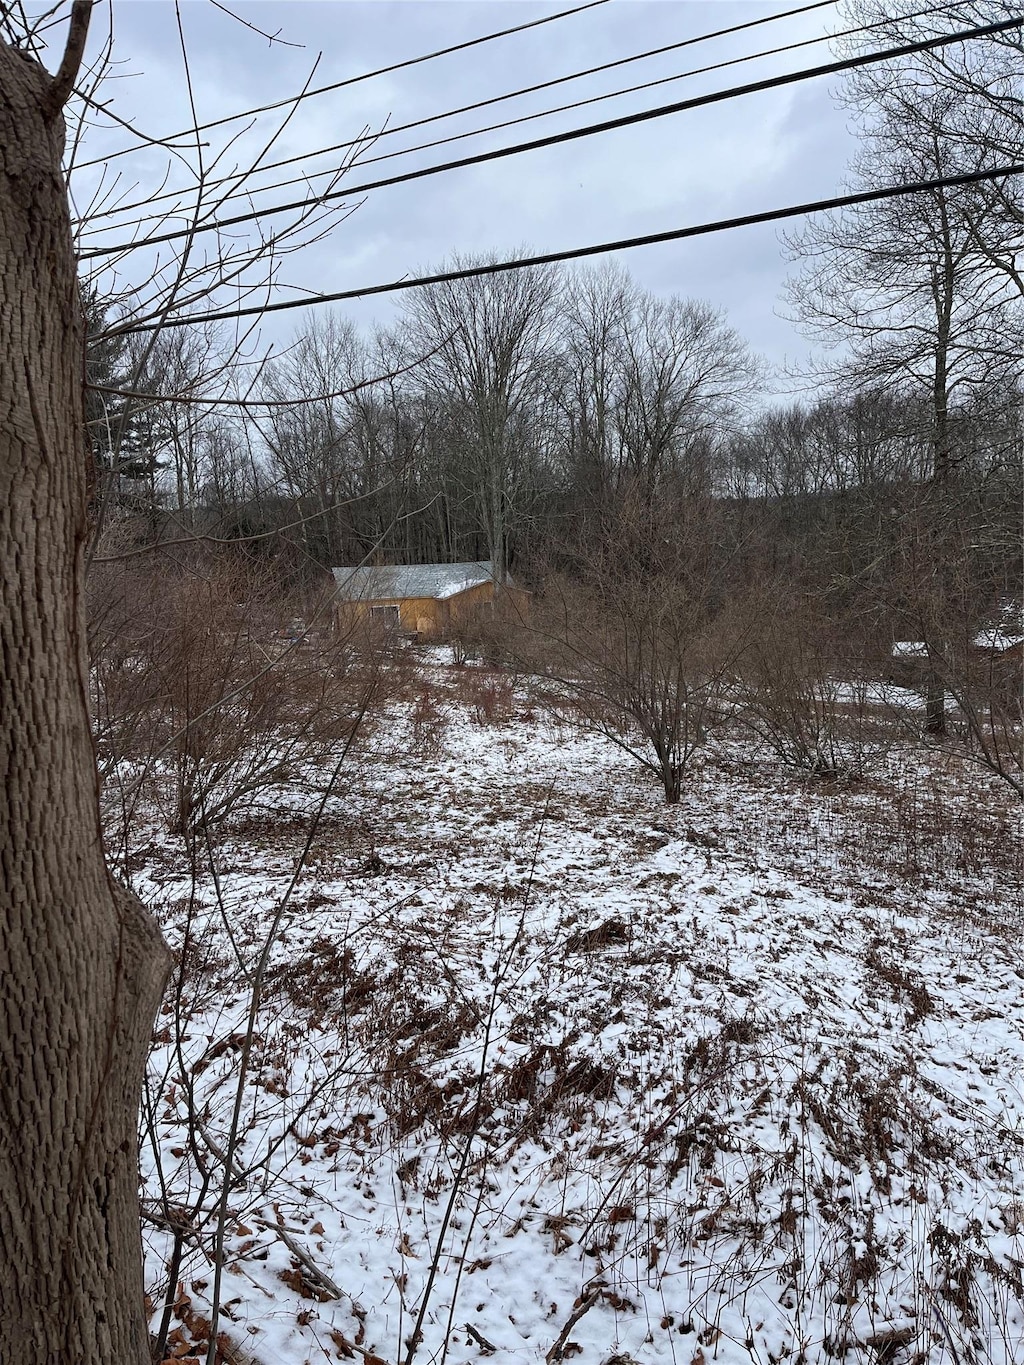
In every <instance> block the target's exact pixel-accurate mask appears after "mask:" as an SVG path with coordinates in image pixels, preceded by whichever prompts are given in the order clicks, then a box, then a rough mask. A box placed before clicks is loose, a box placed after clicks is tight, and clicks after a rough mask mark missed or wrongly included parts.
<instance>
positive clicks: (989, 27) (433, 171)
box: [79, 15, 1024, 261]
mask: <svg viewBox="0 0 1024 1365" xmlns="http://www.w3.org/2000/svg"><path fill="white" fill-rule="evenodd" d="M1022 25H1024V16H1020V15H1018V16H1016V17H1015V18H1013V19H1004V20H1002V21H1001V22H1000V23H997V24H984V25H981V26H979V27H977V28H970V29H961V30H958V31H957V32H955V33H949V34H942V35H940V36H938V37H935V38H925V39H922V40H920V41H918V42H916V43H903V44H901V45H900V46H898V47H890V48H885V49H884V50H883V51H881V52H868V53H863V54H861V55H859V56H856V57H847V58H845V59H844V60H842V61H838V62H827V63H825V64H823V65H820V66H814V67H805V68H803V69H801V70H799V71H792V72H788V73H787V74H785V75H782V76H771V77H768V78H766V79H765V80H760V81H751V82H749V83H747V84H746V85H737V86H731V87H730V88H728V89H726V90H716V91H712V92H711V93H710V94H707V95H696V96H694V97H692V98H691V99H688V100H678V101H676V102H675V103H673V104H665V105H660V106H658V107H657V108H655V109H645V110H641V111H640V112H638V113H633V114H624V115H622V116H621V117H619V118H614V119H606V120H604V121H603V122H601V123H592V124H588V125H587V126H586V127H583V128H572V129H569V130H568V131H567V132H564V133H552V134H550V135H549V136H547V137H542V138H534V139H533V140H532V141H530V142H519V143H516V144H514V145H513V146H511V147H499V148H497V149H495V150H493V151H489V152H478V153H476V154H475V155H473V156H467V157H460V158H459V159H458V160H455V161H447V162H443V163H441V164H440V165H436V166H424V167H422V168H421V169H419V170H415V171H405V172H403V173H401V174H399V175H393V176H387V177H385V178H383V179H381V180H371V181H366V182H364V183H363V184H361V185H351V186H349V187H348V188H347V189H344V190H333V191H331V192H330V193H328V194H324V195H312V196H307V198H305V199H299V200H294V201H292V202H291V203H287V204H275V205H271V206H270V207H268V208H265V209H260V210H258V211H254V212H249V213H239V214H234V215H231V216H229V217H226V218H216V219H213V220H211V221H210V222H207V223H201V224H198V225H194V226H192V227H189V228H180V229H176V230H174V231H173V232H161V233H157V234H154V235H153V236H151V237H146V238H145V239H144V240H143V241H142V242H121V243H119V244H117V245H116V246H105V247H96V248H94V249H93V250H92V251H85V252H82V253H81V255H80V257H79V259H80V260H85V261H88V260H95V259H96V258H97V257H101V256H113V255H118V254H121V253H122V252H125V251H128V250H132V249H133V248H135V247H137V246H140V245H145V246H156V245H159V244H161V243H163V242H175V241H180V240H182V239H183V238H186V237H187V238H194V237H195V235H196V234H197V233H199V232H204V233H205V232H218V231H223V230H224V229H225V228H229V227H238V226H240V225H241V224H243V223H251V222H256V221H262V220H264V219H266V218H268V217H269V216H271V215H272V214H279V213H289V212H295V211H296V210H308V209H310V208H312V207H316V206H320V205H323V204H326V203H329V202H332V201H334V200H338V199H348V198H351V197H352V196H354V195H357V194H366V193H368V192H369V191H370V190H377V189H384V188H386V187H387V186H390V185H400V184H405V183H407V182H409V181H412V180H422V179H424V178H426V177H427V176H433V175H440V174H441V173H442V172H445V171H452V170H461V169H464V168H466V167H468V166H479V165H483V164H484V163H486V162H489V161H498V160H501V159H503V158H505V157H510V156H519V155H522V154H523V153H524V152H535V151H540V150H541V149H543V148H546V147H555V146H559V145H561V144H563V143H567V142H575V141H577V140H579V139H580V138H586V137H595V136H597V135H599V134H603V133H609V132H613V131H615V130H616V129H619V128H629V127H634V126H635V125H637V124H640V123H648V122H650V121H651V120H653V119H660V118H666V117H668V116H669V115H670V114H679V113H683V112H684V111H686V110H690V109H701V108H705V107H707V106H708V105H712V104H719V103H722V102H724V101H726V100H731V99H738V98H739V97H740V96H742V95H752V94H756V93H759V92H762V91H766V90H777V89H779V88H780V87H782V86H786V85H795V84H797V83H799V82H802V81H807V80H813V79H815V78H817V77H819V76H834V75H838V74H840V73H842V72H844V71H854V70H856V69H857V68H859V67H864V66H871V65H873V64H875V63H877V62H883V61H894V60H896V59H898V58H900V57H909V56H912V55H914V54H915V53H918V52H928V51H931V50H933V49H935V48H941V47H948V46H949V45H951V44H952V43H958V42H966V41H968V40H969V39H973V38H984V37H990V36H992V35H993V34H996V33H1005V32H1007V31H1008V30H1009V29H1012V28H1020V27H1021V26H1022Z"/></svg>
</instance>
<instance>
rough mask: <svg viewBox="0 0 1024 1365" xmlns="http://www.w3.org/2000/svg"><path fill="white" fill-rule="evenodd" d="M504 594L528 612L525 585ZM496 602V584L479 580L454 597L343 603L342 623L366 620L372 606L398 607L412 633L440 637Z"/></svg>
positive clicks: (340, 618)
mask: <svg viewBox="0 0 1024 1365" xmlns="http://www.w3.org/2000/svg"><path fill="white" fill-rule="evenodd" d="M502 597H506V598H507V599H508V600H509V601H510V602H513V603H514V604H515V607H516V610H517V611H518V612H519V613H520V614H525V612H526V610H527V603H528V601H529V597H530V594H529V593H528V592H524V591H523V590H522V589H521V588H505V589H504V590H503V592H502ZM493 601H494V584H493V583H476V584H474V585H473V587H471V588H467V589H466V590H465V591H464V592H460V593H456V594H455V596H454V597H446V598H436V597H379V598H374V599H373V600H372V601H365V602H342V603H339V606H338V617H339V621H341V622H343V623H344V622H346V621H348V622H351V621H352V619H353V618H354V619H355V620H359V621H365V620H366V619H367V618H368V617H369V615H370V608H371V607H397V608H398V618H399V621H400V623H401V627H402V629H403V630H404V631H407V632H408V633H409V634H410V635H419V636H421V637H422V638H424V639H438V638H439V637H440V636H442V635H444V633H445V631H446V630H447V629H448V628H449V627H450V626H453V625H458V624H460V623H462V622H464V621H466V620H467V619H468V618H469V617H470V616H472V614H473V612H474V611H476V610H477V609H478V608H480V607H482V606H485V605H486V604H487V603H489V602H493Z"/></svg>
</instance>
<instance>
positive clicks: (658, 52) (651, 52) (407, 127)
mask: <svg viewBox="0 0 1024 1365" xmlns="http://www.w3.org/2000/svg"><path fill="white" fill-rule="evenodd" d="M837 2H838V0H814V3H812V4H808V5H801V6H800V7H799V8H797V9H789V10H783V11H781V12H780V13H778V14H768V15H763V16H762V17H761V18H760V19H752V20H748V21H747V22H746V23H743V24H733V25H732V26H731V27H730V28H720V29H716V30H715V31H714V32H712V33H700V34H697V35H696V37H693V38H684V39H682V40H681V41H680V42H678V43H668V44H667V45H666V46H664V47H654V48H650V49H648V50H647V51H646V52H636V53H634V54H633V55H632V56H629V57H619V58H617V59H616V60H615V61H613V62H603V63H602V64H601V65H600V66H591V67H587V68H585V69H583V70H581V71H571V72H569V73H568V75H565V76H556V77H554V78H553V79H552V80H548V81H541V82H539V83H538V84H536V85H526V86H523V87H521V88H520V89H517V90H509V91H506V92H505V93H504V94H502V95H492V96H491V97H490V98H489V99H485V100H477V101H476V102H475V103H473V104H464V105H462V106H460V107H459V108H457V109H447V110H445V111H444V112H443V113H440V114H430V115H428V116H427V117H425V118H420V119H414V120H412V121H411V122H409V123H400V124H397V125H395V126H394V127H385V128H382V129H381V130H380V132H379V133H377V134H375V140H379V139H381V138H385V137H394V136H395V135H396V134H398V133H407V132H410V131H412V130H413V129H415V128H422V127H425V126H426V125H427V124H430V123H438V122H440V121H441V120H443V119H448V118H455V117H456V116H457V115H459V114H469V113H472V112H473V111H474V110H476V109H486V108H488V107H489V106H490V105H494V104H502V103H504V102H505V101H507V100H512V99H519V98H520V97H521V96H523V95H533V94H536V93H537V92H538V91H540V90H549V89H551V88H552V87H553V86H556V85H566V84H567V83H568V82H570V81H577V80H583V79H584V78H585V77H587V76H595V75H598V74H600V73H601V72H602V71H611V70H613V69H614V68H616V67H620V66H629V65H630V64H631V63H633V62H640V61H646V60H647V59H648V58H651V57H660V56H663V55H664V54H665V53H667V52H676V51H678V50H680V49H682V48H685V47H693V46H695V45H696V44H698V43H704V42H708V41H710V40H711V39H713V38H723V37H727V36H731V35H733V34H736V33H742V32H744V31H745V30H746V29H751V28H759V27H760V26H762V25H763V24H770V23H775V22H776V21H778V20H780V19H790V18H793V17H794V16H795V15H801V14H806V13H808V12H809V11H811V10H817V9H822V8H823V7H825V6H833V5H835V4H836V3H837ZM949 4H950V0H946V4H943V5H936V6H933V7H932V8H931V9H926V10H922V11H920V12H919V13H917V14H912V15H908V16H906V17H907V18H909V19H919V18H922V17H924V16H926V15H929V14H933V13H939V12H941V11H942V10H945V9H948V8H949ZM888 22H889V21H888V20H880V21H879V22H878V23H877V24H868V25H861V26H858V27H857V28H851V29H845V30H843V31H842V32H841V33H832V34H829V33H823V34H820V35H819V36H818V37H816V38H809V39H806V40H805V41H804V42H801V43H793V44H789V45H785V46H782V47H775V48H769V49H767V50H766V51H764V52H757V53H753V54H751V55H750V56H748V57H736V58H733V59H732V61H726V62H718V63H715V64H714V65H713V66H705V67H701V68H699V70H698V71H692V72H691V71H686V72H683V73H682V74H681V75H679V76H668V77H665V78H664V80H662V81H650V82H647V83H646V84H644V85H634V86H630V87H628V88H627V89H625V90H616V91H612V92H611V93H610V94H608V95H600V96H597V97H596V99H592V100H580V101H579V102H578V103H577V104H565V105H562V106H561V107H560V108H556V109H550V110H545V111H543V113H539V114H529V115H527V116H526V117H525V118H522V119H512V120H509V121H508V122H507V123H497V124H494V125H492V127H490V128H480V129H477V130H475V131H476V132H479V133H488V132H493V131H495V129H498V128H506V127H511V126H513V124H515V123H519V122H522V123H526V122H528V121H529V120H530V119H535V118H541V117H543V116H544V114H545V113H551V114H558V113H563V112H564V111H566V110H568V109H575V108H578V107H580V106H582V105H584V104H593V103H596V102H597V100H600V99H612V98H613V97H614V96H616V95H629V94H634V93H635V92H636V91H638V90H646V89H648V88H649V87H650V86H653V85H663V84H665V83H666V81H670V80H681V79H682V78H683V76H690V75H700V74H703V73H705V72H708V71H718V70H720V69H721V68H722V67H726V66H734V65H736V64H737V63H739V62H744V61H753V60H754V59H755V58H756V57H772V56H775V55H776V54H777V53H779V52H784V51H787V50H790V49H792V50H796V48H799V47H808V46H810V45H812V44H814V43H823V42H827V41H828V40H829V39H830V38H843V37H847V36H849V35H850V34H852V33H857V32H860V31H861V30H862V29H863V31H864V32H867V31H868V30H870V29H872V28H876V27H884V26H885V24H887V23H888ZM327 88H330V87H327ZM314 93H316V92H314V91H310V92H308V95H312V94H314ZM307 97H308V96H307ZM97 107H98V108H101V109H102V108H103V106H97ZM105 112H109V111H105ZM111 117H112V118H113V117H115V115H113V114H111ZM118 122H120V123H122V124H124V126H125V127H128V128H129V129H130V130H131V125H130V124H127V123H125V120H123V119H119V120H118ZM131 131H134V130H131ZM460 136H462V137H470V136H473V134H470V133H462V134H460ZM151 140H153V141H155V140H156V139H151ZM449 140H453V139H444V141H449ZM362 141H365V139H363V138H350V139H349V140H348V141H346V142H335V143H333V144H332V145H331V146H329V147H319V148H317V150H316V151H314V152H300V153H298V154H297V155H296V156H290V157H284V158H282V159H281V160H280V161H271V162H268V163H267V164H266V165H265V166H261V167H260V172H261V174H262V173H263V172H265V171H273V170H279V169H280V168H281V167H282V166H291V165H294V164H295V163H296V162H298V161H309V160H311V159H313V158H314V157H319V156H327V155H328V153H330V152H341V151H346V150H348V149H349V148H351V147H354V146H357V145H359V143H360V142H362ZM439 145H441V144H440V143H434V142H428V143H425V144H424V145H423V146H422V147H408V148H406V149H405V151H404V152H401V153H394V152H393V153H391V155H392V156H395V155H402V156H404V155H406V154H407V153H410V152H418V151H425V150H426V149H427V148H429V147H433V146H439ZM117 155H120V153H118V154H117ZM107 159H108V158H97V160H95V161H84V162H81V163H79V166H80V168H84V167H86V166H95V165H97V164H99V162H100V161H103V160H107ZM376 159H379V160H383V159H384V158H376ZM363 164H366V163H365V162H364V163H363ZM330 174H331V171H330V170H326V171H316V172H311V175H330ZM232 178H233V177H232V176H225V177H224V178H223V180H220V181H217V182H215V183H214V184H212V185H210V186H208V188H210V189H216V188H217V186H218V185H220V184H224V183H226V182H227V181H228V180H230V179H232ZM304 179H305V178H303V179H302V180H291V181H287V180H286V181H283V182H281V183H279V184H276V185H263V186H261V187H260V189H259V190H258V191H256V192H257V193H263V192H264V191H267V190H272V189H282V188H284V186H286V185H289V184H300V183H303V182H304ZM176 193H179V191H174V190H169V191H167V193H166V194H162V195H159V196H157V198H158V199H170V198H173V197H174V195H175V194H176ZM153 202H156V201H155V200H152V199H150V200H144V201H142V203H145V204H149V203H153ZM138 207H141V205H140V204H126V205H124V206H123V207H122V208H120V209H110V210H108V211H107V212H106V213H104V214H99V215H97V217H112V216H114V215H116V214H120V213H126V212H128V210H129V209H132V208H138Z"/></svg>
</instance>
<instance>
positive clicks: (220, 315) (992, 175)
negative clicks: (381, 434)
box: [99, 162, 1024, 339]
mask: <svg viewBox="0 0 1024 1365" xmlns="http://www.w3.org/2000/svg"><path fill="white" fill-rule="evenodd" d="M1021 174H1024V162H1017V163H1013V164H1011V165H1008V166H996V167H994V168H993V169H992V170H987V171H969V172H965V173H963V174H962V175H945V176H938V177H936V178H935V179H932V180H916V181H912V182H911V183H910V184H907V185H889V186H885V187H884V188H882V189H878V190H863V191H861V192H860V193H858V194H844V195H838V196H835V197H833V198H831V199H816V200H812V201H811V202H809V203H806V204H793V205H790V206H789V207H788V208H781V209H768V210H767V211H765V212H763V213H747V214H742V215H741V216H739V217H736V218H720V219H718V220H716V221H715V222H711V223H699V224H697V225H696V226H693V227H684V228H671V229H669V230H668V231H667V232H652V233H648V234H647V235H646V236H643V237H624V238H622V239H620V240H619V241H616V242H600V243H598V244H597V245H595V246H583V247H572V248H570V249H569V250H567V251H549V252H545V253H544V254H543V255H541V256H522V257H517V258H514V259H512V260H507V261H495V262H492V263H490V264H488V265H476V266H467V267H465V268H464V269H461V270H445V271H441V272H439V273H438V274H435V275H419V276H416V277H415V278H413V279H403V280H393V281H392V282H391V283H390V284H374V285H367V286H366V287H364V288H362V289H344V290H341V291H340V292H339V293H335V294H318V295H316V296H314V297H312V298H302V299H287V300H285V301H283V302H281V303H269V304H266V305H264V306H262V307H261V306H259V305H255V306H254V307H251V308H235V309H230V310H225V311H223V312H213V313H201V314H199V315H198V316H193V317H176V318H167V319H159V320H157V321H153V322H138V323H129V324H127V325H125V326H119V327H112V328H110V329H109V330H108V331H106V332H101V333H100V334H99V339H102V338H103V337H105V336H122V335H126V334H128V333H131V332H151V331H156V330H159V329H160V328H163V327H192V326H198V325H200V324H202V323H208V322H228V321H232V320H233V319H235V318H244V317H256V316H262V315H263V314H265V313H279V312H283V311H285V310H287V309H292V308H310V307H315V306H318V305H319V304H323V303H341V302H343V301H345V300H348V299H364V298H369V297H370V296H371V295H374V294H394V293H398V292H400V291H402V290H406V289H422V288H424V287H425V286H427V285H432V284H447V283H448V282H449V281H453V280H469V279H476V278H478V277H479V276H482V275H498V274H503V273H505V272H507V271H510V270H525V269H528V268H529V267H530V266H537V265H554V264H556V263H557V262H559V261H573V260H581V259H583V258H584V257H587V256H601V255H604V254H605V253H610V252H613V251H629V250H631V249H632V248H634V247H639V246H654V245H657V244H658V243H661V242H679V241H683V240H685V239H686V238H688V237H706V236H709V235H710V234H711V233H715V232H728V231H731V230H732V229H734V228H741V227H754V226H756V225H758V224H761V223H777V222H781V221H783V220H784V219H786V218H799V217H802V216H804V215H806V214H811V213H824V212H827V211H829V210H831V209H843V208H853V207H855V206H856V205H858V204H873V203H877V202H878V201H880V200H883V199H898V198H900V197H903V196H905V195H910V194H922V193H926V192H928V191H931V190H945V189H953V188H955V187H957V186H960V185H976V184H981V183H983V182H985V181H990V180H1003V179H1008V178H1009V177H1010V176H1015V175H1021Z"/></svg>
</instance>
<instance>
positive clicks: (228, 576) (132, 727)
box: [91, 566, 393, 835]
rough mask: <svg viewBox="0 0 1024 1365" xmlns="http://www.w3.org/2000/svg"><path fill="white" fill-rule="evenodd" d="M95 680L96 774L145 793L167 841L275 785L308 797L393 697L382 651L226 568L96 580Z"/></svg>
mask: <svg viewBox="0 0 1024 1365" xmlns="http://www.w3.org/2000/svg"><path fill="white" fill-rule="evenodd" d="M95 596H96V599H97V600H96V604H95V608H94V628H93V632H92V638H91V645H92V656H93V657H92V680H93V698H94V713H95V718H96V733H97V742H98V749H99V753H100V760H101V768H102V770H103V771H105V773H106V774H107V775H108V776H113V775H115V774H117V776H118V780H119V783H120V785H121V786H122V787H123V785H124V783H125V781H126V780H129V779H130V785H131V787H132V789H133V790H136V791H137V790H139V789H140V788H141V786H142V785H148V786H149V787H150V788H151V789H152V790H153V792H154V794H156V795H157V798H158V802H159V805H160V807H161V809H162V811H163V813H164V816H165V818H166V820H167V824H168V827H169V829H171V830H172V831H173V832H176V833H180V834H185V835H189V834H192V833H194V832H195V831H196V830H197V829H198V828H199V827H200V826H206V827H207V828H209V827H211V826H213V825H215V824H217V823H218V822H220V821H222V820H224V819H225V818H226V817H227V816H229V815H231V814H234V813H238V812H240V811H243V810H248V809H252V808H253V807H254V806H255V805H257V804H259V803H260V802H261V801H262V800H265V799H266V798H267V797H268V795H269V793H270V792H271V790H272V789H273V788H275V787H278V786H280V785H281V784H282V783H285V782H287V783H289V784H291V786H292V787H293V788H294V787H295V786H298V787H300V788H301V787H308V788H309V789H310V790H316V789H318V788H319V786H320V784H321V775H322V772H323V771H324V770H325V769H326V768H327V767H328V766H329V765H330V764H331V763H332V762H333V761H334V759H335V757H336V756H337V754H338V752H339V751H341V750H343V749H345V748H346V747H348V746H350V745H351V744H352V743H353V741H354V739H355V736H356V733H357V731H358V730H359V729H360V727H361V726H363V725H364V724H365V722H366V721H367V719H368V716H369V715H370V713H371V712H372V711H373V710H374V709H375V708H376V707H378V706H379V705H380V704H381V703H382V701H383V700H384V696H385V694H386V693H387V691H388V689H389V688H390V686H391V684H392V680H393V679H392V672H391V670H390V668H389V666H388V665H389V657H390V651H391V649H392V648H393V645H392V642H390V641H389V640H387V639H386V638H383V637H380V636H379V635H378V634H377V633H374V632H370V631H358V630H357V629H356V627H355V626H353V627H351V628H350V629H348V630H347V631H345V632H339V631H337V630H336V629H335V628H334V622H333V619H332V617H331V616H330V614H329V612H328V611H327V610H326V608H324V609H322V610H320V611H319V612H318V614H317V619H315V620H314V622H313V623H312V625H311V627H310V628H309V629H307V628H306V626H305V623H304V622H303V621H300V620H297V619H296V618H295V617H294V614H293V613H294V604H292V603H289V602H281V601H280V600H279V599H278V598H277V596H276V595H275V593H274V592H273V591H272V590H270V589H268V588H267V587H266V586H265V585H264V584H263V583H262V582H261V581H260V579H259V578H258V577H255V578H254V577H253V576H252V575H250V574H247V573H246V572H244V571H240V570H238V569H237V568H233V567H230V566H229V567H226V568H225V567H220V568H213V569H210V570H209V571H207V572H201V573H194V574H190V575H185V576H182V577H181V578H178V579H170V580H169V579H168V578H167V577H164V578H159V577H157V576H156V575H151V574H148V573H146V572H145V571H143V572H141V573H139V572H135V571H132V572H131V573H125V572H122V571H120V570H116V571H112V572H111V573H110V574H108V575H106V576H105V577H104V578H103V579H102V580H101V584H100V585H99V586H98V587H97V589H96V591H95Z"/></svg>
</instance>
